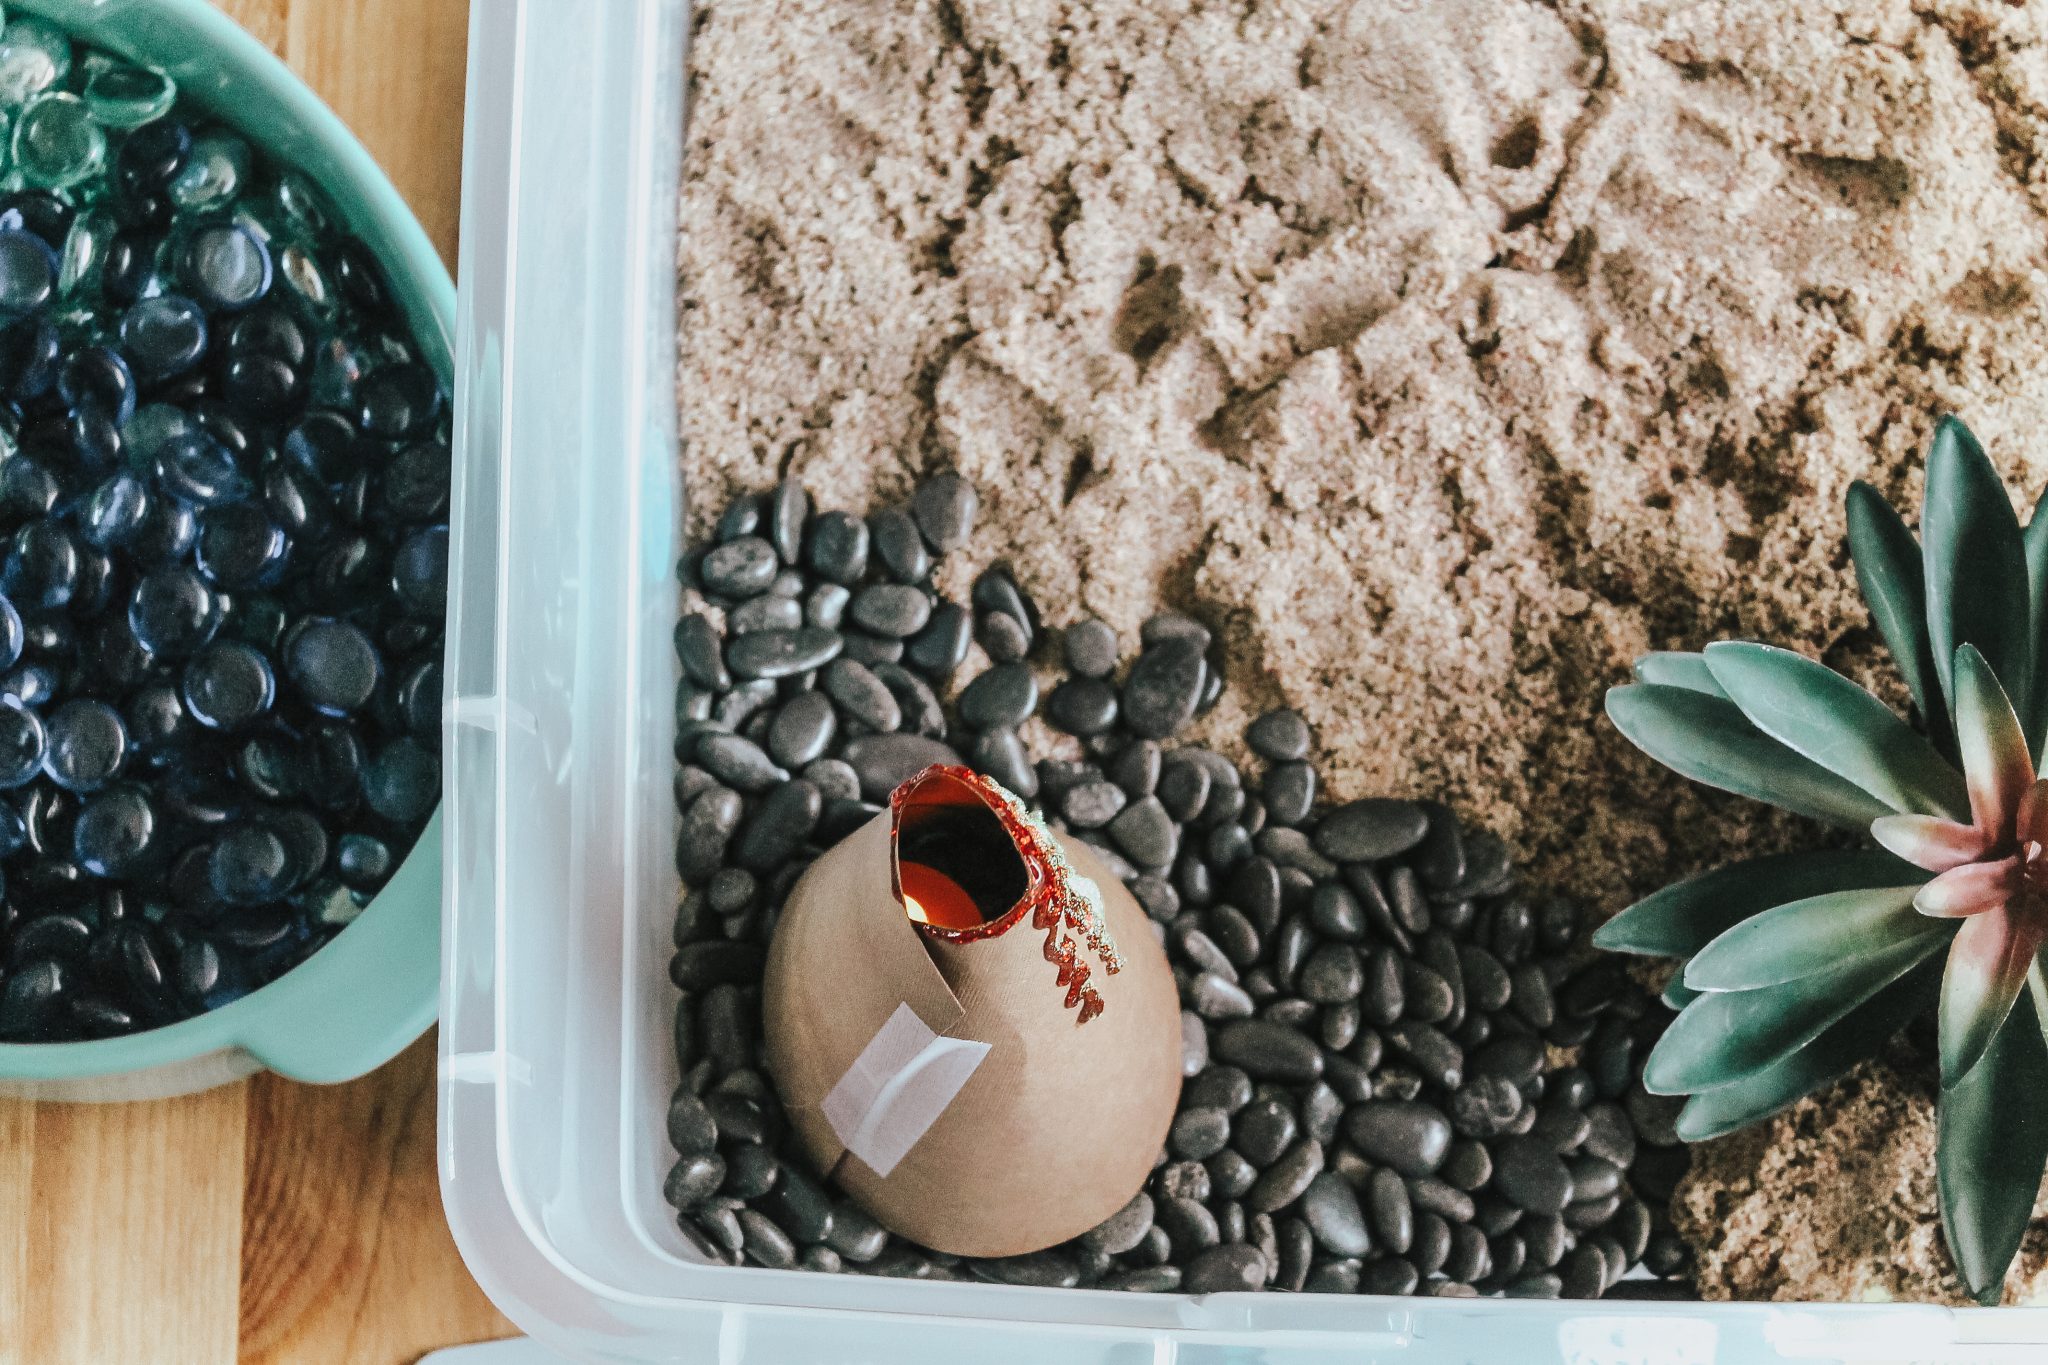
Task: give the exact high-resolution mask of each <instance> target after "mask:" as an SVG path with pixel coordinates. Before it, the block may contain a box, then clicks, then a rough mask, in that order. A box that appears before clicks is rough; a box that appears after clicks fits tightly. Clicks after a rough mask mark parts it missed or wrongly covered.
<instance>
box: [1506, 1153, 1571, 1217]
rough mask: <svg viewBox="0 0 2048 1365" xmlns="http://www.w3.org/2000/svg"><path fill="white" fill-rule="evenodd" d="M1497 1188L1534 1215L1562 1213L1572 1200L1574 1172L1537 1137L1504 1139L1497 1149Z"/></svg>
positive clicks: (1518, 1205) (1517, 1205) (1519, 1206)
mask: <svg viewBox="0 0 2048 1365" xmlns="http://www.w3.org/2000/svg"><path fill="white" fill-rule="evenodd" d="M1493 1187H1494V1188H1495V1189H1497V1190H1499V1191H1500V1192H1501V1193H1502V1194H1503V1195H1505V1196H1507V1197H1508V1198H1509V1199H1511V1200H1513V1201H1514V1203H1515V1205H1516V1207H1518V1208H1522V1209H1526V1210H1528V1211H1529V1212H1531V1213H1544V1214H1554V1213H1561V1212H1563V1210H1564V1207H1565V1205H1567V1204H1569V1203H1570V1202H1571V1200H1572V1176H1571V1171H1570V1170H1569V1169H1568V1168H1567V1167H1566V1166H1565V1164H1564V1162H1563V1161H1562V1160H1560V1159H1559V1158H1558V1156H1557V1154H1556V1153H1555V1152H1553V1151H1552V1150H1551V1149H1550V1147H1549V1146H1548V1145H1547V1144H1546V1143H1544V1142H1542V1141H1540V1140H1538V1139H1536V1138H1533V1137H1530V1138H1518V1137H1508V1138H1503V1139H1501V1140H1500V1141H1499V1142H1497V1143H1495V1144H1494V1147H1493Z"/></svg>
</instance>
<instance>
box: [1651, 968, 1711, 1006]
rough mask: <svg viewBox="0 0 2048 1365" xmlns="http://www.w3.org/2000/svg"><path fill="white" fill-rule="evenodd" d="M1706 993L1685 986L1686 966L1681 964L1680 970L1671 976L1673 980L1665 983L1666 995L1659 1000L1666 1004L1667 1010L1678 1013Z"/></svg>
mask: <svg viewBox="0 0 2048 1365" xmlns="http://www.w3.org/2000/svg"><path fill="white" fill-rule="evenodd" d="M1705 993H1706V992H1704V991H1696V990H1694V989H1693V988H1692V987H1690V986H1688V985H1686V984H1685V964H1684V963H1683V962H1681V963H1679V964H1678V970H1677V971H1675V972H1673V973H1672V974H1671V979H1670V980H1669V981H1667V982H1665V983H1664V993H1663V994H1662V995H1660V996H1658V997H1657V998H1658V999H1660V1000H1662V1001H1663V1002H1664V1007H1665V1008H1666V1009H1669V1010H1671V1011H1672V1012H1673V1013H1676V1012H1677V1011H1679V1010H1682V1009H1684V1008H1685V1007H1686V1006H1687V1005H1690V1004H1691V1003H1692V1002H1693V1001H1695V1000H1697V999H1699V998H1700V997H1701V996H1702V995H1704V994H1705Z"/></svg>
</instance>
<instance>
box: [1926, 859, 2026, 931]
mask: <svg viewBox="0 0 2048 1365" xmlns="http://www.w3.org/2000/svg"><path fill="white" fill-rule="evenodd" d="M2019 880H2020V860H2019V859H2018V858H2000V859H1999V860H1998V861H1997V862H1992V863H1966V864H1964V865H1963V866H1961V867H1956V868H1950V869H1949V870H1948V871H1947V872H1944V873H1942V874H1941V875H1940V876H1939V877H1936V878H1935V879H1934V880H1933V881H1931V882H1929V883H1927V885H1925V886H1923V887H1921V888H1920V894H1918V895H1917V896H1915V897H1913V908H1914V909H1915V910H1918V911H1919V912H1920V913H1921V914H1923V915H1935V916H1939V917H1940V918H1943V919H1955V918H1960V917H1962V916H1965V915H1981V914H1983V913H1984V912H1985V911H1987V910H1997V909H1999V908H2001V907H2002V906H2004V904H2005V903H2006V901H2008V900H2010V899H2011V898H2012V895H2013V893H2014V892H2015V891H2017V890H2018V889H2019Z"/></svg>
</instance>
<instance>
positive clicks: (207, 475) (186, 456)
mask: <svg viewBox="0 0 2048 1365" xmlns="http://www.w3.org/2000/svg"><path fill="white" fill-rule="evenodd" d="M156 482H157V487H159V488H161V489H162V490H163V491H164V492H166V493H169V494H170V495H171V496H172V497H174V498H178V499H180V500H181V501H184V502H189V503H193V504H195V505H197V506H200V507H218V506H220V505H221V504H223V503H230V502H239V501H241V500H242V499H243V498H246V497H248V496H249V495H250V493H252V492H253V491H254V490H255V485H254V484H253V483H251V482H250V480H249V476H248V475H246V474H244V473H243V472H242V470H241V466H239V465H237V464H236V463H235V457H234V453H233V452H232V451H230V450H229V449H228V448H227V447H226V446H225V445H222V444H221V443H220V442H219V441H218V440H216V439H214V437H213V436H211V435H209V434H208V433H207V432H204V431H201V430H197V429H194V430H192V431H186V432H180V433H179V434H177V435H175V436H172V437H171V438H170V439H169V440H167V441H165V442H164V443H163V445H162V446H161V447H159V448H158V450H157V454H156Z"/></svg>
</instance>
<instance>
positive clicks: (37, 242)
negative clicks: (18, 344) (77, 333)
mask: <svg viewBox="0 0 2048 1365" xmlns="http://www.w3.org/2000/svg"><path fill="white" fill-rule="evenodd" d="M56 292H57V253H56V252H55V251H54V250H52V249H51V247H50V244H49V243H48V242H46V241H44V240H43V239H42V238H40V237H38V236H36V235H35V234H34V233H33V232H30V231H28V230H27V229H26V228H23V227H18V226H17V227H8V226H6V225H5V224H4V223H0V319H5V320H7V321H10V322H11V321H13V320H14V319H16V318H21V317H26V316H28V315H29V314H30V313H33V312H36V311H37V310H39V309H41V308H44V307H46V306H47V305H48V304H49V302H50V297H51V295H53V294H55V293H56Z"/></svg>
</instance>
